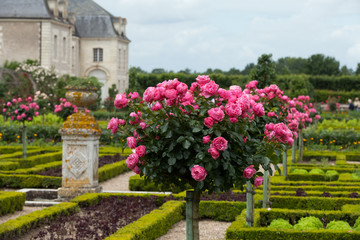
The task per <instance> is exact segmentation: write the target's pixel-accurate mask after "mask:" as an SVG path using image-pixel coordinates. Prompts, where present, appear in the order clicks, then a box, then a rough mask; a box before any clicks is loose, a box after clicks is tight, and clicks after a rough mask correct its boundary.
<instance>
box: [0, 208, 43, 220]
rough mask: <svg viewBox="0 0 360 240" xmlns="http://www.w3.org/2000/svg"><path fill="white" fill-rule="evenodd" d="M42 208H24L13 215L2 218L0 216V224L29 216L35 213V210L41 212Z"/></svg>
mask: <svg viewBox="0 0 360 240" xmlns="http://www.w3.org/2000/svg"><path fill="white" fill-rule="evenodd" d="M43 208H44V207H26V206H24V208H23V210H22V211H16V212H14V213H13V214H6V215H4V216H1V217H0V224H2V223H4V222H7V221H9V220H10V219H15V218H17V217H20V216H23V215H26V214H29V213H31V212H33V211H37V210H41V209H43Z"/></svg>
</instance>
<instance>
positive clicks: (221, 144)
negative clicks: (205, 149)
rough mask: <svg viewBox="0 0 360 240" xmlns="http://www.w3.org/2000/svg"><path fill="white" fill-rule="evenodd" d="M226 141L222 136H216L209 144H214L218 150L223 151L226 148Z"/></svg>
mask: <svg viewBox="0 0 360 240" xmlns="http://www.w3.org/2000/svg"><path fill="white" fill-rule="evenodd" d="M227 144H228V141H226V139H225V138H223V137H217V138H215V139H214V140H213V141H212V142H211V145H212V146H214V147H215V148H216V149H217V150H219V151H224V150H226V149H227Z"/></svg>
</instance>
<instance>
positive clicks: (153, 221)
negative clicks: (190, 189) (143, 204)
mask: <svg viewBox="0 0 360 240" xmlns="http://www.w3.org/2000/svg"><path fill="white" fill-rule="evenodd" d="M184 209H185V202H180V201H168V202H166V203H164V204H163V205H162V206H161V207H159V209H155V210H153V211H152V212H150V213H149V214H147V215H145V216H143V217H141V218H140V219H138V220H137V221H136V222H133V223H130V224H128V225H126V226H125V227H123V228H120V229H119V230H118V231H117V232H115V233H114V234H112V235H111V236H109V237H107V238H105V239H107V240H116V239H119V240H120V239H121V240H133V239H134V240H135V239H136V240H141V239H156V238H158V237H161V236H162V235H164V234H165V233H167V231H168V230H170V229H171V228H172V226H173V225H174V224H175V223H177V222H179V221H180V220H182V219H184Z"/></svg>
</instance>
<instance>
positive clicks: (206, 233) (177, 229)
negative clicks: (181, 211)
mask: <svg viewBox="0 0 360 240" xmlns="http://www.w3.org/2000/svg"><path fill="white" fill-rule="evenodd" d="M230 224H231V223H230V222H219V221H212V220H200V221H199V229H200V236H199V238H200V239H202V240H223V239H225V234H226V229H227V228H228V227H229V226H230ZM157 240H186V221H185V220H182V221H180V222H178V223H176V224H174V226H173V227H172V229H170V230H169V231H168V232H167V233H166V234H165V235H163V236H161V237H159V238H158V239H157Z"/></svg>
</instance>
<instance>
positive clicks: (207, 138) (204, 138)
mask: <svg viewBox="0 0 360 240" xmlns="http://www.w3.org/2000/svg"><path fill="white" fill-rule="evenodd" d="M202 140H203V143H204V144H206V143H208V142H209V141H210V136H209V135H207V136H205V137H203V139H202Z"/></svg>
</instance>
